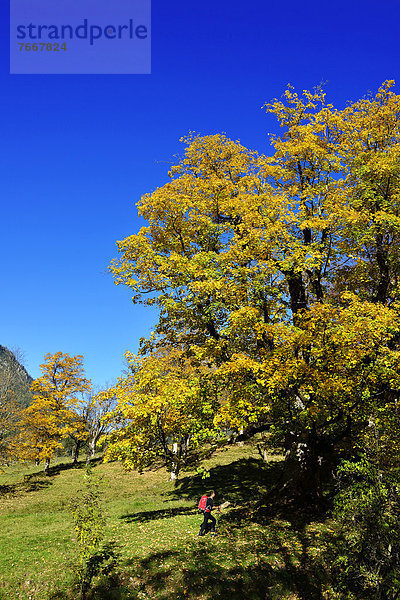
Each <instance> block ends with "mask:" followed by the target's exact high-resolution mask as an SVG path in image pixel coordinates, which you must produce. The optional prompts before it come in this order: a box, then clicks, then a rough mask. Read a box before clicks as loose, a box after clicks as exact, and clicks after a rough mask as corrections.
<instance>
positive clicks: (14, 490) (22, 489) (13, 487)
mask: <svg viewBox="0 0 400 600" xmlns="http://www.w3.org/2000/svg"><path fill="white" fill-rule="evenodd" d="M51 485H52V482H51V480H49V478H48V476H47V475H45V474H44V473H32V474H31V475H25V476H24V480H23V481H19V482H17V483H12V484H6V485H0V496H13V497H16V496H21V495H22V494H26V493H28V492H37V491H39V490H42V489H44V488H48V487H49V486H51Z"/></svg>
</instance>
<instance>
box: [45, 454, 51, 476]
mask: <svg viewBox="0 0 400 600" xmlns="http://www.w3.org/2000/svg"><path fill="white" fill-rule="evenodd" d="M49 467H50V458H49V457H46V460H45V461H44V472H45V473H46V475H47V474H48V472H49Z"/></svg>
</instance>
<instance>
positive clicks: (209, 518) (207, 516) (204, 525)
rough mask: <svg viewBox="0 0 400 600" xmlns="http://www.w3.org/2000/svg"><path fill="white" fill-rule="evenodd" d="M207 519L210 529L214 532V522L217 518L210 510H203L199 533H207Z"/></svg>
mask: <svg viewBox="0 0 400 600" xmlns="http://www.w3.org/2000/svg"><path fill="white" fill-rule="evenodd" d="M208 521H211V527H210V530H211V531H212V532H213V533H215V524H216V522H217V520H216V518H215V517H213V516H212V514H211V513H210V512H207V511H204V520H203V522H202V524H201V527H200V532H199V535H205V534H206V533H207V525H208Z"/></svg>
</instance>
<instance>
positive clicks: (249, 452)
mask: <svg viewBox="0 0 400 600" xmlns="http://www.w3.org/2000/svg"><path fill="white" fill-rule="evenodd" d="M280 461H281V458H280V457H279V456H277V455H272V456H270V457H269V462H267V463H265V462H263V461H262V460H261V459H260V457H259V455H258V452H257V449H256V446H255V442H252V443H248V444H246V445H245V446H238V445H237V446H231V447H228V448H225V449H224V448H222V449H220V450H218V451H217V452H216V453H215V454H214V455H213V457H212V458H210V459H209V460H208V461H206V463H205V466H206V467H207V469H209V473H210V477H208V478H207V479H202V478H201V477H200V475H199V474H197V473H196V472H185V473H183V474H182V476H181V478H180V479H179V480H178V481H177V482H176V484H174V483H172V482H170V481H168V475H167V473H166V471H165V470H164V469H163V468H157V469H154V470H149V471H146V472H145V473H143V474H142V475H140V474H138V473H135V472H130V473H125V472H123V470H122V468H121V466H120V464H119V463H109V464H102V463H97V464H96V466H95V467H94V469H93V471H94V473H95V474H97V475H100V476H101V477H102V483H101V497H102V504H103V507H104V509H105V512H106V514H107V526H106V542H107V543H108V548H109V549H110V548H112V549H113V551H114V553H115V555H116V567H115V570H114V573H113V574H108V575H105V576H103V578H100V579H96V580H95V582H94V587H93V590H92V592H91V594H90V595H89V597H88V600H150V599H155V600H183V599H190V600H211V599H212V600H243V599H249V600H278V599H286V600H300V599H307V600H312V599H315V600H317V599H321V598H322V597H328V596H323V595H322V594H323V593H324V591H323V590H324V587H325V585H326V580H327V574H326V572H325V570H324V568H322V566H321V564H322V562H321V561H322V559H321V552H322V550H323V548H324V539H325V538H326V537H327V536H329V535H331V532H330V529H329V527H328V526H327V523H324V522H318V521H316V520H315V517H313V516H312V515H309V514H307V513H305V512H301V511H299V510H296V509H294V507H293V506H292V505H286V504H285V502H284V501H283V499H279V498H275V499H273V498H271V497H269V496H268V493H269V492H270V491H271V490H272V489H273V485H274V483H276V481H277V480H278V478H279V474H280V468H281V462H280ZM84 473H85V467H84V465H83V464H81V465H80V466H79V468H72V467H71V465H70V464H63V463H59V464H58V465H57V464H56V465H55V466H53V467H52V468H51V469H50V474H49V476H48V477H46V476H44V475H43V473H42V472H41V471H39V469H36V468H35V467H30V468H28V469H27V467H25V469H24V470H23V469H22V468H21V467H12V468H10V469H9V470H7V473H3V474H0V506H1V509H0V547H1V548H3V551H2V552H1V553H0V598H4V599H5V598H7V599H12V600H28V599H29V600H50V599H52V600H56V599H58V600H62V599H64V600H67V599H68V600H69V599H72V598H75V599H76V598H77V597H78V596H77V593H76V589H75V591H74V587H73V583H72V576H71V570H70V566H71V563H72V562H73V560H74V551H75V550H74V549H75V548H76V542H74V532H73V525H72V517H71V513H70V510H69V508H68V503H69V501H70V499H71V498H76V497H79V495H80V493H81V492H79V491H78V490H79V488H82V485H83V482H84V477H83V475H84ZM211 488H215V489H216V491H217V499H219V500H222V499H225V500H230V501H231V506H230V507H229V508H227V509H226V510H224V511H222V513H221V514H220V515H217V519H218V532H219V535H218V536H217V537H216V538H215V539H212V538H211V537H210V535H207V536H205V537H204V538H198V537H197V533H198V531H199V525H200V522H201V520H202V516H201V515H199V513H198V512H197V510H196V506H197V502H198V499H199V497H200V495H201V494H202V493H204V491H207V490H209V489H211ZM266 498H267V499H268V500H267V501H266V502H265V501H264V500H263V502H262V503H260V500H261V499H266ZM261 504H262V510H260V505H261ZM4 549H6V550H4ZM330 597H332V596H330Z"/></svg>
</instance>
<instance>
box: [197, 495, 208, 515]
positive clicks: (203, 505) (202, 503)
mask: <svg viewBox="0 0 400 600" xmlns="http://www.w3.org/2000/svg"><path fill="white" fill-rule="evenodd" d="M206 504H207V494H203V496H202V497H201V498H200V501H199V511H200V512H204V511H205V508H206Z"/></svg>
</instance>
